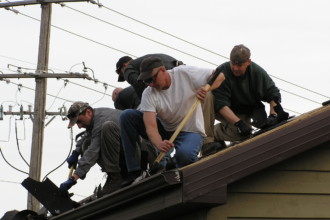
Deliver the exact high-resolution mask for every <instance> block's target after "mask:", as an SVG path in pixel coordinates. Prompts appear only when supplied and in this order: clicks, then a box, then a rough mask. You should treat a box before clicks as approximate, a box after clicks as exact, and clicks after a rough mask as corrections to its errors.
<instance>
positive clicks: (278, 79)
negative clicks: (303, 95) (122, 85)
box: [18, 6, 328, 98]
mask: <svg viewBox="0 0 330 220" xmlns="http://www.w3.org/2000/svg"><path fill="white" fill-rule="evenodd" d="M66 7H68V6H66ZM69 8H70V9H72V8H71V7H69ZM72 10H75V11H78V12H80V11H79V10H76V9H72ZM18 13H19V14H21V15H23V16H26V17H28V18H31V19H33V20H36V21H39V22H40V20H39V19H36V18H33V17H31V16H29V15H26V14H23V13H20V12H18ZM81 13H83V14H86V13H84V12H81ZM86 15H88V14H86ZM92 17H93V18H95V19H97V20H101V19H98V18H96V17H94V16H92ZM101 21H103V20H101ZM103 22H105V21H103ZM52 26H53V27H55V28H58V29H60V30H62V31H65V32H68V33H70V34H73V35H76V36H79V37H81V38H84V39H86V40H90V41H92V42H94V43H97V44H100V45H103V46H106V47H108V48H111V49H114V50H116V51H119V52H123V51H121V50H118V49H116V48H113V47H111V46H108V45H105V44H103V43H100V42H97V41H95V40H92V39H89V38H87V37H84V36H81V35H78V34H76V33H73V32H71V31H67V30H65V29H63V28H60V27H58V26H54V25H52ZM126 54H127V55H130V56H134V55H132V54H130V53H126ZM186 54H187V53H186ZM220 56H222V55H220ZM134 57H136V56H134ZM207 62H208V61H207ZM214 65H216V64H214ZM271 76H272V75H271ZM272 77H274V78H277V79H278V80H282V79H281V78H279V77H275V76H272ZM282 81H284V82H287V83H289V84H292V85H295V86H298V85H296V84H293V83H291V82H288V81H286V80H282ZM298 87H299V88H303V89H305V90H307V91H310V92H313V91H312V90H309V89H306V88H304V87H301V86H298ZM94 91H95V90H94ZM313 93H315V94H318V95H321V96H324V97H327V96H325V95H322V94H320V93H316V92H313ZM297 96H299V95H297ZM327 98H328V97H327Z"/></svg>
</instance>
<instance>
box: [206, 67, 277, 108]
mask: <svg viewBox="0 0 330 220" xmlns="http://www.w3.org/2000/svg"><path fill="white" fill-rule="evenodd" d="M218 68H219V69H221V71H222V72H223V73H224V75H225V77H226V80H225V81H224V82H223V83H222V85H221V86H220V87H219V88H217V89H215V90H213V91H212V92H213V94H214V96H215V103H214V107H215V111H216V112H219V110H220V109H221V108H222V107H224V106H228V107H230V108H231V109H232V111H233V112H234V113H235V114H252V112H253V110H254V109H255V108H258V107H261V106H263V104H262V102H261V101H263V102H270V101H272V100H274V101H279V102H280V101H281V94H280V91H279V89H278V88H277V87H276V86H275V83H274V82H273V80H272V79H271V78H270V76H269V75H268V74H267V72H266V71H265V70H264V69H263V68H261V67H260V66H259V65H257V64H256V63H254V62H251V64H250V65H249V66H248V68H247V69H246V73H245V75H243V76H241V77H235V76H234V75H233V72H232V71H231V68H230V62H226V63H223V64H222V65H220V66H218V67H217V69H218Z"/></svg>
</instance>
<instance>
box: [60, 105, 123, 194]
mask: <svg viewBox="0 0 330 220" xmlns="http://www.w3.org/2000/svg"><path fill="white" fill-rule="evenodd" d="M121 112H122V111H120V110H116V109H111V108H92V107H91V106H90V105H89V104H88V103H85V102H80V101H78V102H75V103H73V104H72V105H71V107H70V109H69V111H68V115H67V117H68V118H69V120H70V123H69V125H68V128H71V127H73V126H74V125H75V124H77V126H78V127H79V128H85V129H86V130H85V133H84V134H83V135H82V136H81V138H80V140H79V141H78V142H77V145H76V149H75V150H73V151H72V154H71V156H70V157H68V158H67V162H68V165H69V168H71V167H74V168H75V171H74V173H73V175H72V176H71V177H70V178H69V179H68V180H67V181H65V182H63V183H62V184H61V185H60V191H62V192H67V190H68V189H70V188H71V187H72V186H73V185H75V184H76V183H77V180H78V179H84V178H85V176H86V174H87V172H88V171H89V170H90V169H91V167H92V166H94V165H95V164H96V163H97V164H98V165H99V166H100V167H101V169H102V171H103V172H106V173H107V174H108V177H107V180H106V182H105V184H104V186H103V188H102V190H101V191H100V192H99V193H98V196H99V197H102V196H104V195H105V194H109V193H111V192H114V191H116V190H117V189H119V188H120V187H121V184H122V182H123V174H124V173H125V170H126V168H125V163H120V161H121V160H120V152H121V140H120V126H119V117H120V114H121ZM79 156H81V157H80V158H79ZM78 158H79V159H78Z"/></svg>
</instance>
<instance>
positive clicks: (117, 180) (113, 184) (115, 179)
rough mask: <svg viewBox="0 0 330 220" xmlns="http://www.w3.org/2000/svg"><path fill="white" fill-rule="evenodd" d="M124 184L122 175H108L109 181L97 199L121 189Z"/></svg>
mask: <svg viewBox="0 0 330 220" xmlns="http://www.w3.org/2000/svg"><path fill="white" fill-rule="evenodd" d="M122 183H123V178H122V177H121V174H120V173H108V177H107V181H105V184H104V186H103V188H102V190H101V191H99V192H98V195H97V197H99V198H100V197H102V196H104V195H106V194H110V193H112V192H114V191H116V190H118V189H120V188H121V184H122Z"/></svg>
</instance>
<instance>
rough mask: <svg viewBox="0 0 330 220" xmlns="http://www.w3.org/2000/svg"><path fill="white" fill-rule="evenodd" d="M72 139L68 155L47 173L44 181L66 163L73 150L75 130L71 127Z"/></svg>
mask: <svg viewBox="0 0 330 220" xmlns="http://www.w3.org/2000/svg"><path fill="white" fill-rule="evenodd" d="M70 139H71V144H70V150H69V153H68V156H67V157H66V158H65V160H64V161H63V162H62V163H61V164H60V165H58V166H57V167H55V168H54V169H52V170H51V171H49V172H48V173H47V174H46V175H45V177H44V178H43V180H42V181H45V179H46V178H47V176H49V175H50V174H51V173H52V172H54V171H55V170H57V169H59V168H60V167H61V166H62V165H63V164H65V162H66V159H67V158H68V157H69V156H70V154H71V151H72V148H73V131H72V128H71V129H70Z"/></svg>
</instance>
